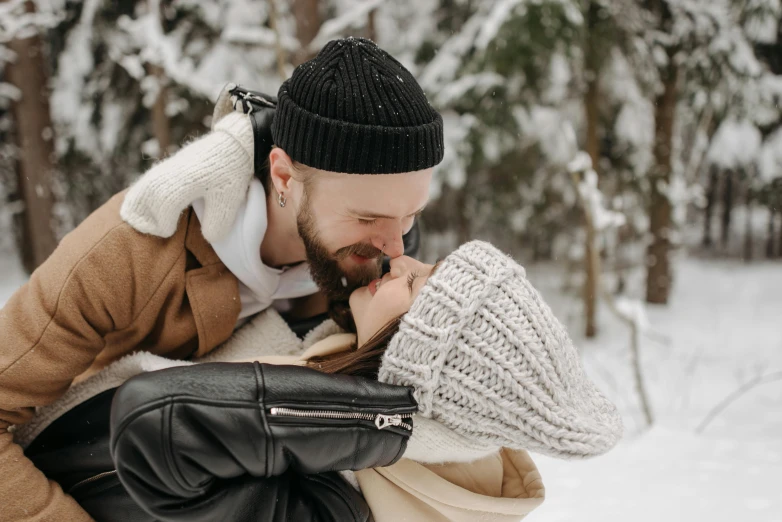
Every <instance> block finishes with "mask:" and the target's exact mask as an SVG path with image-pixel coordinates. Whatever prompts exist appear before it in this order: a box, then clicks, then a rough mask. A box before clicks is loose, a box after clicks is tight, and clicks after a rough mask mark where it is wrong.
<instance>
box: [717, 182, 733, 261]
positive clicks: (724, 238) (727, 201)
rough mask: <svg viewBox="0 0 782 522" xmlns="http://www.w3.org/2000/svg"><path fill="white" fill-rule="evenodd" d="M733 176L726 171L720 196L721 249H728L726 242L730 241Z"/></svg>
mask: <svg viewBox="0 0 782 522" xmlns="http://www.w3.org/2000/svg"><path fill="white" fill-rule="evenodd" d="M733 176H734V174H733V171H732V170H728V171H727V172H726V173H725V190H724V191H723V194H722V195H723V201H722V203H723V205H722V234H721V236H720V239H721V242H722V248H723V249H726V248H727V247H728V241H729V240H730V220H731V212H732V210H733Z"/></svg>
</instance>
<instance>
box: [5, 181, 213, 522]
mask: <svg viewBox="0 0 782 522" xmlns="http://www.w3.org/2000/svg"><path fill="white" fill-rule="evenodd" d="M122 197H123V194H120V195H117V196H115V197H114V198H112V200H111V201H109V202H108V203H107V204H106V205H104V206H103V207H101V208H100V209H99V210H97V211H96V212H95V213H93V214H92V215H91V216H90V217H88V218H87V219H86V220H85V221H84V222H83V223H82V224H81V225H80V226H79V227H78V228H77V229H76V230H74V231H73V232H72V233H71V234H69V235H68V236H66V237H65V238H64V239H63V241H62V242H61V244H60V245H59V246H58V247H57V249H56V250H55V252H54V253H53V254H52V255H51V257H50V258H49V259H48V260H47V261H46V262H45V263H44V264H43V265H41V266H40V267H39V268H38V270H36V271H35V272H34V273H33V275H32V276H31V278H30V280H29V282H28V283H27V284H25V285H24V286H22V287H21V288H20V289H19V290H18V291H17V292H16V293H15V294H14V295H13V296H12V297H11V299H10V300H9V301H8V303H7V304H6V305H5V307H4V308H2V310H0V338H1V339H2V341H1V342H2V345H1V346H0V522H10V521H14V522H19V521H57V522H62V521H66V520H67V521H69V522H79V521H86V520H91V519H90V517H89V515H87V513H86V512H84V511H83V510H82V509H81V508H80V507H79V506H78V504H77V503H76V502H75V501H74V500H73V499H72V498H71V497H69V496H67V495H66V494H65V493H64V492H63V491H62V489H61V488H60V486H59V485H58V484H56V483H54V482H52V481H49V480H47V478H46V477H45V476H44V475H43V473H41V472H40V471H39V470H37V469H36V468H35V467H34V466H33V464H32V462H30V461H29V460H28V459H27V458H26V457H25V456H24V454H23V451H22V448H21V447H19V446H18V445H17V444H15V443H14V441H13V434H12V432H11V431H9V427H11V426H12V425H15V424H22V423H25V422H27V421H28V420H29V419H30V417H31V416H32V413H33V411H34V408H35V407H37V406H43V405H46V404H49V403H51V402H53V401H54V400H56V399H57V398H58V397H60V396H61V395H62V394H63V393H64V392H65V391H66V390H67V389H68V387H69V386H70V385H71V383H72V382H73V380H74V378H75V377H77V376H79V375H80V374H83V373H84V372H85V371H86V370H88V369H89V368H90V367H91V366H93V365H96V366H97V365H98V363H99V362H100V358H105V357H107V356H106V353H107V352H110V353H111V358H119V357H120V356H121V355H124V354H125V353H129V352H130V351H132V350H133V349H134V348H135V347H139V346H141V347H144V342H149V343H155V344H156V345H158V346H167V348H166V349H168V353H161V355H169V356H180V357H181V356H185V355H183V354H182V353H179V352H177V351H176V350H177V349H179V351H180V352H181V351H182V346H183V345H186V346H185V348H187V349H188V350H190V353H192V352H193V351H195V349H196V347H197V342H198V340H197V338H196V326H195V322H194V320H193V317H192V313H189V311H190V308H189V304H188V300H187V298H186V296H185V264H186V260H185V258H186V257H187V255H186V251H185V248H184V244H185V239H184V238H185V235H186V231H187V224H186V223H185V224H184V225H180V227H179V229H178V231H177V233H176V234H175V235H174V236H173V237H172V238H169V239H161V238H156V237H153V236H146V235H143V234H140V233H138V232H136V231H135V230H133V229H132V228H130V226H128V225H127V224H125V223H123V222H122V220H121V218H119V206H120V204H121V201H122ZM185 221H186V219H184V218H183V222H185ZM180 272H181V273H180ZM166 309H169V311H168V312H166ZM171 310H173V311H171ZM166 313H168V314H170V316H171V317H172V319H171V321H172V322H173V323H175V324H174V327H175V328H173V331H174V334H172V335H170V336H169V337H170V338H168V339H164V338H162V337H161V336H160V335H157V334H156V331H157V330H163V328H162V327H163V324H162V323H161V321H162V320H158V319H155V318H156V317H161V316H165V315H166ZM188 313H189V315H188ZM145 318H146V319H145ZM166 331H169V332H170V331H172V329H167V330H166ZM156 335H157V337H156ZM150 338H151V339H152V340H150ZM177 347H179V348H177ZM158 351H159V352H160V351H163V352H165V350H158Z"/></svg>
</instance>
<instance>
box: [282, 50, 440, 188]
mask: <svg viewBox="0 0 782 522" xmlns="http://www.w3.org/2000/svg"><path fill="white" fill-rule="evenodd" d="M277 98H278V104H277V113H276V114H275V117H274V121H273V122H272V136H273V138H274V143H275V144H276V145H277V146H278V147H281V148H282V149H283V150H284V151H285V152H287V153H288V155H289V156H290V157H291V158H292V159H293V160H295V161H298V162H300V163H303V164H305V165H307V166H309V167H313V168H317V169H322V170H327V171H331V172H343V173H350V174H392V173H401V172H413V171H416V170H422V169H427V168H429V167H433V166H435V165H437V164H438V163H440V161H442V159H443V151H444V145H443V119H442V117H441V116H440V114H439V113H438V112H437V111H435V110H434V109H433V108H432V106H431V105H430V104H429V102H428V101H427V99H426V95H425V94H424V92H423V90H422V89H421V87H420V86H419V85H418V82H416V81H415V78H413V75H412V74H410V72H409V71H408V70H407V69H405V67H404V66H403V65H402V64H401V63H399V62H398V61H397V60H395V59H394V58H393V57H392V56H391V55H389V54H388V53H386V52H385V51H383V50H382V49H380V48H379V47H377V45H375V44H374V43H373V42H372V41H370V40H366V39H363V38H345V39H342V40H333V41H331V42H329V43H328V44H326V46H325V47H324V48H323V49H322V50H321V51H320V53H319V54H318V55H317V56H316V57H315V58H313V59H312V60H310V61H308V62H305V63H303V64H301V65H299V66H298V67H297V68H296V69H295V70H294V72H293V75H292V76H291V78H290V79H288V80H287V81H286V82H285V83H283V84H282V87H280V90H279V93H278V95H277Z"/></svg>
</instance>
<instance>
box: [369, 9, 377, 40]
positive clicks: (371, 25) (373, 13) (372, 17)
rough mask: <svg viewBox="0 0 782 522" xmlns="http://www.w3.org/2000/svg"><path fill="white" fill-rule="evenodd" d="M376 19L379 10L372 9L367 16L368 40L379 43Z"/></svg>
mask: <svg viewBox="0 0 782 522" xmlns="http://www.w3.org/2000/svg"><path fill="white" fill-rule="evenodd" d="M376 17H377V9H372V10H371V11H370V12H369V15H368V16H367V38H368V39H370V40H372V41H373V42H377V29H376V27H375V18H376Z"/></svg>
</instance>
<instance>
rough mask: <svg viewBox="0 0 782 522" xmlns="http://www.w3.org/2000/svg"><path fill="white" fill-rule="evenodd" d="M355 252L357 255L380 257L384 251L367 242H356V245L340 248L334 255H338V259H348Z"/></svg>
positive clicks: (371, 257) (370, 257)
mask: <svg viewBox="0 0 782 522" xmlns="http://www.w3.org/2000/svg"><path fill="white" fill-rule="evenodd" d="M354 254H355V255H357V256H361V257H366V258H369V259H373V258H378V257H380V256H381V255H382V254H383V251H382V250H380V249H379V248H376V247H374V246H372V245H368V244H366V243H356V244H354V245H350V246H346V247H342V248H340V249H339V250H337V251H336V253H335V254H334V257H336V258H337V260H339V261H342V260H343V259H347V258H348V257H350V256H352V255H354Z"/></svg>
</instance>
